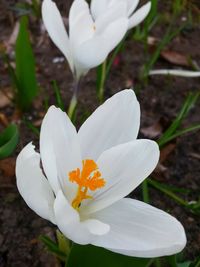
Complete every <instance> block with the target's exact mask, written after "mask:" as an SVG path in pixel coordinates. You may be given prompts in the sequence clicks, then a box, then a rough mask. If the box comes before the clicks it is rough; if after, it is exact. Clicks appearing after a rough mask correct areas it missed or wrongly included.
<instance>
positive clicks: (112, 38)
mask: <svg viewBox="0 0 200 267" xmlns="http://www.w3.org/2000/svg"><path fill="white" fill-rule="evenodd" d="M127 29H128V19H127V18H121V19H118V20H116V21H114V22H112V23H110V24H109V25H108V27H107V28H105V30H104V31H103V32H102V34H101V36H102V37H104V38H105V39H106V42H107V43H108V45H109V50H108V53H110V52H111V51H112V50H113V49H114V48H115V47H116V46H117V45H118V44H119V43H120V42H121V41H122V39H123V38H124V36H125V34H126V32H127Z"/></svg>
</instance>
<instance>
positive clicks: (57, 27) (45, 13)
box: [42, 0, 74, 71]
mask: <svg viewBox="0 0 200 267" xmlns="http://www.w3.org/2000/svg"><path fill="white" fill-rule="evenodd" d="M42 18H43V21H44V25H45V27H46V29H47V31H48V33H49V35H50V37H51V39H52V41H53V42H54V44H55V45H56V46H57V47H58V48H59V49H60V51H61V52H62V53H63V54H64V55H65V57H66V59H67V60H68V62H69V65H70V68H71V70H72V71H73V68H74V67H73V60H72V57H71V51H70V44H69V38H68V34H67V32H66V29H65V26H64V23H63V20H62V17H61V14H60V12H59V10H58V8H57V6H56V4H55V3H54V2H53V1H51V0H44V1H43V3H42Z"/></svg>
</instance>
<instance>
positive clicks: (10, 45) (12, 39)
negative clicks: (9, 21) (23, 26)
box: [4, 21, 19, 53]
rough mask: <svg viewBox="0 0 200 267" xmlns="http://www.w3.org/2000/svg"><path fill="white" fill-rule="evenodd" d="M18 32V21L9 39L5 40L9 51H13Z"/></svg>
mask: <svg viewBox="0 0 200 267" xmlns="http://www.w3.org/2000/svg"><path fill="white" fill-rule="evenodd" d="M18 33H19V22H18V21H17V22H16V23H15V25H14V28H13V31H12V33H11V35H10V37H9V38H8V40H6V41H5V42H4V45H5V47H6V51H7V53H10V52H11V51H12V49H13V46H14V45H15V43H16V40H17V36H18Z"/></svg>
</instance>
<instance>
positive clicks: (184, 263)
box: [177, 261, 191, 267]
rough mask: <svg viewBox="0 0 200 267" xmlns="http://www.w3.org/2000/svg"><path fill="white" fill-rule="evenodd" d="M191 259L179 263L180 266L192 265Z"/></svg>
mask: <svg viewBox="0 0 200 267" xmlns="http://www.w3.org/2000/svg"><path fill="white" fill-rule="evenodd" d="M190 264H191V261H186V262H182V263H178V265H177V266H178V267H190Z"/></svg>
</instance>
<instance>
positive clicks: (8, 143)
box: [0, 124, 19, 159]
mask: <svg viewBox="0 0 200 267" xmlns="http://www.w3.org/2000/svg"><path fill="white" fill-rule="evenodd" d="M18 140H19V132H18V128H17V126H16V125H14V124H11V125H10V126H8V127H7V128H6V129H5V130H4V131H3V132H2V133H1V134H0V159H4V158H6V157H8V156H9V155H11V154H12V152H13V151H14V149H15V147H16V146H17V143H18Z"/></svg>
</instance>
